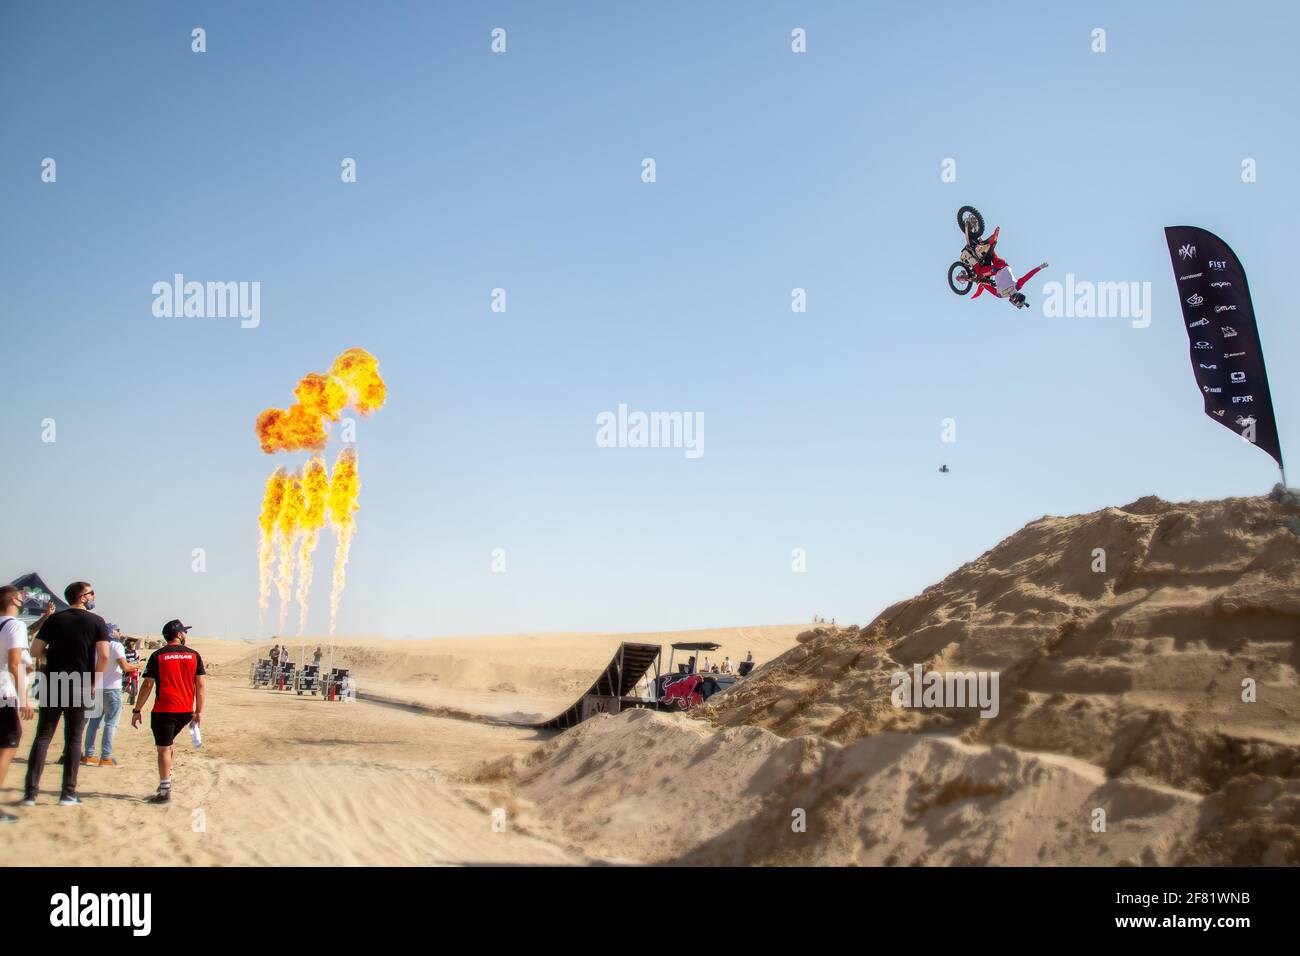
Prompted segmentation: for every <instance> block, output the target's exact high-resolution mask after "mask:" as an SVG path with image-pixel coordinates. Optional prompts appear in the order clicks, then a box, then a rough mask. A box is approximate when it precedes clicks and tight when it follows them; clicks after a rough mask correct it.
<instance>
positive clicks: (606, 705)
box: [518, 641, 663, 730]
mask: <svg viewBox="0 0 1300 956" xmlns="http://www.w3.org/2000/svg"><path fill="white" fill-rule="evenodd" d="M662 650H663V649H662V648H661V647H660V646H659V645H658V644H635V643H632V642H630V641H624V642H623V643H622V644H620V645H619V646H618V650H617V651H616V652H615V653H614V656H613V657H612V658H611V659H610V662H609V664H608V665H607V666H606V667H605V671H604V673H602V674H601V675H600V676H599V677H597V678H596V682H595V683H594V684H592V685H591V689H590V690H588V691H587V692H586V693H585V694H583V695H582V696H581V697H579V698H578V699H577V700H575V701H574V702H573V704H572V706H570V707H569V709H568V710H566V711H564V712H563V713H562V714H557V715H556V716H554V717H552V718H551V719H550V720H544V721H541V722H540V723H535V724H519V725H518V726H521V727H529V728H532V729H534V730H568V729H569V728H570V727H573V726H576V725H577V724H580V723H582V722H583V721H584V720H586V719H587V718H588V717H591V716H593V715H595V714H617V713H619V712H620V711H622V710H624V709H626V708H628V707H650V706H654V704H653V702H652V701H649V700H643V699H642V698H640V697H632V696H631V694H632V691H634V690H635V689H636V686H637V684H639V683H641V678H643V677H645V675H646V672H647V671H649V670H650V669H651V668H652V667H653V668H654V673H655V677H656V678H658V676H659V656H660V654H661V653H662Z"/></svg>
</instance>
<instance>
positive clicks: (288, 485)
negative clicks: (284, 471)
mask: <svg viewBox="0 0 1300 956" xmlns="http://www.w3.org/2000/svg"><path fill="white" fill-rule="evenodd" d="M306 508H307V498H306V496H305V495H304V494H303V490H302V477H301V476H299V475H297V474H289V475H286V476H285V479H284V503H283V504H282V505H281V506H280V516H279V518H277V519H276V527H277V528H278V529H279V532H280V533H279V545H280V566H279V573H278V574H277V575H276V579H275V586H276V590H277V591H279V593H280V631H281V632H283V631H284V621H285V618H286V616H287V615H288V613H289V601H290V594H291V592H292V590H293V558H294V555H295V554H296V553H297V547H296V545H297V543H298V542H297V539H298V534H299V531H298V526H299V522H300V521H301V519H302V513H303V511H305V510H306Z"/></svg>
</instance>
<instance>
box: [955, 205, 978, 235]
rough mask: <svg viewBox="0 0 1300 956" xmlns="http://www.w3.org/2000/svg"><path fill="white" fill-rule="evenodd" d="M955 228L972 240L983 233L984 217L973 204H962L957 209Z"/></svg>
mask: <svg viewBox="0 0 1300 956" xmlns="http://www.w3.org/2000/svg"><path fill="white" fill-rule="evenodd" d="M957 228H958V229H960V230H961V231H962V233H963V234H964V235H965V236H967V238H969V239H970V240H971V241H974V240H976V239H978V238H979V237H980V236H982V235H984V217H983V216H981V215H980V211H979V210H978V209H976V208H975V207H974V206H962V207H961V208H960V209H958V210H957Z"/></svg>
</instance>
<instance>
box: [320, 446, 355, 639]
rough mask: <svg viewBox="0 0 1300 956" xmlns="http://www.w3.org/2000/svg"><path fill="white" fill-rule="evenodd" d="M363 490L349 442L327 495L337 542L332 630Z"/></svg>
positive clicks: (331, 589) (340, 455) (331, 608)
mask: <svg viewBox="0 0 1300 956" xmlns="http://www.w3.org/2000/svg"><path fill="white" fill-rule="evenodd" d="M360 494H361V478H360V476H359V475H358V474H357V450H356V448H355V447H354V446H352V445H348V446H346V447H345V448H344V449H343V450H342V451H341V452H339V457H338V458H337V459H336V460H335V462H334V472H333V473H332V474H331V475H330V490H329V494H328V495H327V496H326V501H325V505H326V509H327V510H328V512H329V520H330V524H331V525H332V526H333V528H334V534H335V537H336V540H337V544H336V545H335V548H334V578H333V581H332V587H331V588H330V633H331V634H333V633H334V628H335V626H336V625H337V623H338V614H339V601H340V599H341V598H342V596H343V586H344V585H345V584H346V583H347V569H348V552H349V551H350V550H351V548H352V535H353V533H354V532H355V531H356V527H357V523H356V518H355V517H354V515H355V514H356V511H357V507H358V504H357V498H358V496H359V495H360Z"/></svg>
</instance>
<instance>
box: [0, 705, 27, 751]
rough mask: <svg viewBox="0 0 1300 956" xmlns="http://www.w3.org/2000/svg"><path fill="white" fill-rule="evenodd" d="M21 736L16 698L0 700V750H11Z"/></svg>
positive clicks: (21, 729)
mask: <svg viewBox="0 0 1300 956" xmlns="http://www.w3.org/2000/svg"><path fill="white" fill-rule="evenodd" d="M22 737H23V724H22V721H20V720H19V719H18V699H17V698H13V699H11V700H0V750H13V749H14V748H15V747H17V746H18V741H20V740H21V739H22Z"/></svg>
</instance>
